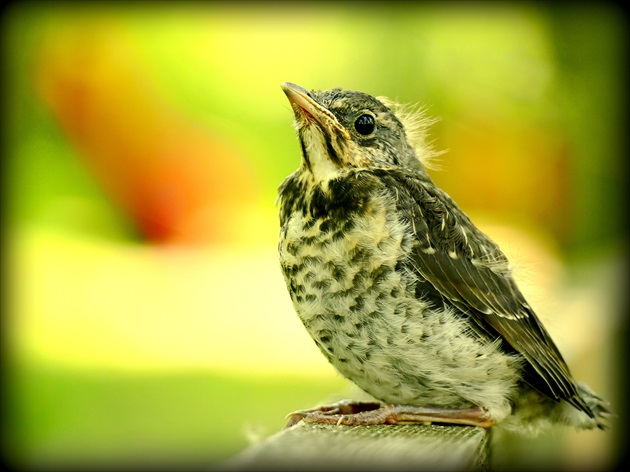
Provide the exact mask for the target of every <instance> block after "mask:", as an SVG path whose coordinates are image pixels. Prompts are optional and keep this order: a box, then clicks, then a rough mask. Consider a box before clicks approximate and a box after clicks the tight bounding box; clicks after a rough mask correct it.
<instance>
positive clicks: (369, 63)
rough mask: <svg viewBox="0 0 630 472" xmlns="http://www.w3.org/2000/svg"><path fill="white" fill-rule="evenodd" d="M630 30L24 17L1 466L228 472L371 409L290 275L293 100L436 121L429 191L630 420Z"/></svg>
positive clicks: (17, 59) (614, 448)
mask: <svg viewBox="0 0 630 472" xmlns="http://www.w3.org/2000/svg"><path fill="white" fill-rule="evenodd" d="M626 32H627V24H626V22H625V18H624V16H623V15H622V13H621V12H620V11H618V10H617V9H616V8H615V7H614V6H613V5H612V4H604V5H601V6H598V5H596V4H590V3H577V4H564V3H560V4H559V5H557V6H556V5H543V4H537V3H532V4H528V3H514V4H510V3H496V4H494V3H480V4H476V3H470V4H465V3H450V2H447V3H444V4H438V3H418V4H411V5H407V4H398V3H392V4H390V3H367V4H366V3H346V4H340V5H332V4H325V3H316V4H293V3H287V4H284V3H264V2H261V3H243V4H240V3H236V4H230V3H184V4H179V5H178V4H177V3H175V2H173V3H157V2H156V3H150V2H147V3H134V4H133V5H132V6H124V5H123V4H122V3H96V2H95V3H89V4H87V5H86V6H81V5H80V4H72V5H69V4H68V5H64V4H61V5H60V6H53V5H52V4H45V3H36V4H31V5H29V4H27V5H20V4H17V3H13V4H12V5H11V6H10V7H8V8H7V9H5V11H4V15H3V17H2V44H3V62H4V64H3V66H4V71H3V72H4V73H3V76H4V80H3V101H2V102H3V109H2V128H3V145H4V149H3V155H4V172H3V174H4V192H5V195H4V196H5V199H4V200H5V208H4V210H5V247H4V248H3V249H4V251H3V252H4V257H3V259H4V267H3V269H4V274H3V279H4V284H5V287H4V289H5V296H4V297H3V300H4V301H5V303H4V305H5V306H4V308H5V310H4V311H5V317H4V325H3V335H4V339H3V344H4V346H5V353H6V354H7V356H5V359H6V361H5V365H6V369H5V379H4V380H5V381H6V382H5V393H6V394H7V395H6V396H5V401H4V403H3V420H4V421H3V428H4V431H3V454H4V455H5V456H6V458H8V459H9V460H10V461H11V462H13V463H15V464H19V465H24V466H28V467H79V466H101V467H102V466H103V465H107V464H110V465H121V464H126V465H132V466H140V465H147V464H148V465H153V466H156V465H173V464H196V465H205V466H211V465H214V464H217V463H219V462H220V461H221V460H224V459H226V458H229V457H230V456H232V455H234V454H235V453H236V452H238V451H239V450H241V449H243V448H244V447H246V445H247V444H248V442H249V441H251V440H255V439H256V438H260V437H264V436H266V435H269V434H272V433H273V432H275V431H277V430H278V429H280V428H281V427H282V426H283V424H284V415H285V414H286V413H288V412H289V411H292V410H295V409H299V408H305V407H309V406H313V405H314V404H317V403H319V402H323V401H326V400H332V399H337V398H340V397H345V396H349V395H355V393H356V392H355V391H354V390H352V388H351V387H350V386H349V384H348V383H347V382H346V381H345V380H343V379H341V378H340V377H339V376H337V375H336V374H335V372H334V371H333V369H332V367H330V366H329V365H328V364H327V362H326V360H325V358H324V357H323V356H321V355H320V353H319V352H318V351H317V349H316V347H315V345H314V343H313V342H312V341H311V339H310V338H309V336H308V334H307V333H306V331H305V330H304V329H303V327H302V326H301V324H300V322H299V320H298V318H297V316H296V315H295V314H294V312H293V309H292V307H291V303H290V300H289V297H288V294H287V293H286V288H285V286H284V281H283V279H282V277H281V274H280V270H279V265H278V262H277V257H276V244H277V232H278V222H277V209H276V208H275V206H274V200H275V193H276V189H277V186H278V185H279V184H280V182H281V181H282V179H283V178H284V177H285V176H286V175H288V174H289V173H290V172H292V171H293V170H294V169H295V168H296V167H297V166H298V163H299V157H300V153H299V146H298V143H297V139H296V137H295V134H294V130H293V127H292V119H293V118H292V112H291V109H290V106H289V104H288V102H287V100H286V98H285V97H284V94H283V93H282V91H281V89H280V86H279V85H280V83H281V82H284V81H291V82H295V83H298V84H300V85H302V86H304V87H306V88H316V89H325V88H332V87H342V88H348V89H355V90H361V91H364V92H368V93H370V94H373V95H384V96H388V97H390V98H392V99H394V100H397V101H400V102H403V103H406V102H416V103H419V104H421V105H425V106H426V107H427V113H428V114H429V115H431V116H436V117H439V118H440V121H439V122H438V123H437V124H436V125H434V126H433V127H432V130H431V136H432V141H433V144H434V146H435V147H436V148H437V149H439V150H446V151H447V152H446V153H445V154H443V155H442V156H441V157H440V159H439V160H440V162H439V165H440V169H439V170H435V171H432V172H431V174H432V176H433V177H434V180H435V181H436V183H437V184H438V185H440V186H441V187H442V188H443V189H444V190H446V191H447V192H448V193H449V194H450V195H451V196H452V197H453V198H454V199H455V200H456V201H457V202H458V203H459V205H460V206H461V207H462V208H463V209H464V210H465V211H466V212H467V213H468V214H469V215H470V216H471V217H472V219H473V220H474V221H475V222H476V223H477V224H478V225H479V226H480V227H481V228H482V229H483V230H484V231H485V232H486V233H488V234H489V235H490V236H491V237H493V238H494V239H495V240H497V241H498V242H499V243H500V245H501V247H502V248H503V249H504V251H505V252H506V253H507V255H508V257H510V258H511V259H512V260H513V262H514V263H515V266H516V271H517V273H516V275H517V277H518V278H519V280H520V282H521V284H522V288H523V291H524V292H525V293H526V295H527V296H528V297H529V299H530V301H531V304H532V305H533V306H534V307H535V308H536V309H537V310H538V312H539V313H540V316H541V318H542V319H543V320H544V321H545V323H546V324H547V326H548V328H549V330H550V331H551V333H552V335H553V336H554V338H555V339H556V341H557V344H558V345H559V347H560V349H561V351H562V352H563V353H564V354H565V357H566V359H567V361H568V363H569V365H570V367H571V368H572V371H573V373H574V375H575V377H576V378H578V379H580V380H583V381H585V382H587V383H588V384H590V386H591V387H592V388H593V389H595V390H596V391H598V392H600V393H602V394H603V395H604V396H606V397H607V398H609V399H610V400H611V401H612V402H613V406H614V409H615V410H616V411H617V412H618V413H620V415H621V414H623V413H624V411H623V407H622V405H620V403H621V399H622V398H623V396H622V392H621V390H622V388H623V382H622V381H621V377H622V374H623V373H624V372H625V366H622V356H621V354H620V349H619V346H620V345H622V343H623V335H624V333H625V332H627V331H626V329H627V320H626V318H625V314H626V313H625V312H626V311H627V309H628V305H627V282H628V278H627V265H626V259H627V255H628V253H627V219H626V212H625V211H624V210H625V209H626V208H625V205H626V203H625V198H624V193H625V191H626V190H627V185H628V182H627V179H626V171H627V163H626V161H625V160H624V159H623V152H624V151H627V148H625V147H624V145H625V142H624V141H623V139H624V137H625V133H626V132H627V130H626V128H625V126H626V124H627V123H625V122H624V119H625V116H624V112H625V108H624V104H625V103H627V102H626V99H627V96H626V90H625V85H626V84H625V81H624V79H625V77H624V74H625V73H626V68H625V67H626V65H627V64H626V54H627V42H626ZM619 423H622V422H619ZM624 433H625V426H624V425H623V424H618V425H616V427H615V430H614V431H612V432H610V433H606V434H604V433H602V432H599V431H594V432H581V433H575V432H568V431H553V432H550V433H546V434H545V435H543V436H542V437H541V438H538V439H520V438H519V439H515V438H506V439H505V444H506V446H505V448H502V449H501V450H498V451H495V453H494V460H495V461H497V468H501V467H502V466H505V465H506V464H509V465H510V466H513V465H514V464H515V463H520V462H518V461H516V462H515V460H516V459H515V458H518V457H520V458H522V459H523V460H525V459H524V458H526V459H527V461H526V462H522V463H523V464H527V466H528V467H529V466H531V467H533V468H536V467H538V466H541V467H542V465H543V464H545V468H547V467H549V465H550V464H552V465H554V467H551V468H557V469H567V470H570V469H575V468H582V469H584V470H586V469H588V468H589V467H591V466H592V467H593V468H598V467H602V468H606V467H608V466H610V465H611V464H613V463H614V461H615V460H616V458H617V455H618V454H619V452H620V450H621V447H620V445H621V438H624ZM532 451H535V453H532ZM523 467H524V468H525V466H523Z"/></svg>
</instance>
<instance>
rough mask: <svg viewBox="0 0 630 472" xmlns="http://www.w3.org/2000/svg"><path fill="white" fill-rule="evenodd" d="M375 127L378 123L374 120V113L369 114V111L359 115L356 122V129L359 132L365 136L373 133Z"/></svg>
mask: <svg viewBox="0 0 630 472" xmlns="http://www.w3.org/2000/svg"><path fill="white" fill-rule="evenodd" d="M375 127H376V123H375V122H374V117H373V116H372V115H368V114H367V113H366V114H363V115H361V116H359V117H358V118H357V119H356V121H355V122H354V129H356V130H357V133H359V134H362V135H363V136H367V135H369V134H372V133H373V132H374V128H375Z"/></svg>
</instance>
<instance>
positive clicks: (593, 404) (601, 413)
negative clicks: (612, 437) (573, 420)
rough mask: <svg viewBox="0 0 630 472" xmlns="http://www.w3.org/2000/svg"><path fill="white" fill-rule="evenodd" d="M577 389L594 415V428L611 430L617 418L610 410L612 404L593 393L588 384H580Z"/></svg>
mask: <svg viewBox="0 0 630 472" xmlns="http://www.w3.org/2000/svg"><path fill="white" fill-rule="evenodd" d="M577 387H578V393H579V395H580V397H581V398H582V400H584V402H585V403H586V404H587V405H588V407H589V409H590V410H591V412H592V413H593V421H595V424H594V425H593V426H597V427H598V428H599V429H601V430H603V431H607V430H609V429H610V427H611V426H612V421H613V419H614V418H615V416H616V415H615V413H613V411H612V409H611V408H610V403H609V402H608V401H607V400H605V399H604V398H602V397H601V396H599V395H598V394H596V393H595V392H593V390H591V389H590V388H589V386H588V385H586V384H583V383H580V382H578V383H577Z"/></svg>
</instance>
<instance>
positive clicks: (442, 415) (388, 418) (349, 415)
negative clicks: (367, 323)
mask: <svg viewBox="0 0 630 472" xmlns="http://www.w3.org/2000/svg"><path fill="white" fill-rule="evenodd" d="M287 418H290V420H289V423H288V424H287V426H286V427H285V428H290V427H291V426H293V425H295V424H296V423H298V422H299V421H300V420H304V422H306V423H318V424H337V425H340V424H343V425H363V426H365V425H376V424H408V423H421V424H427V423H444V424H460V425H467V426H479V427H481V428H490V427H491V426H492V425H493V424H494V421H493V420H492V419H490V418H489V417H488V416H487V413H486V411H485V410H483V409H482V408H479V407H475V408H460V409H449V408H425V407H419V406H410V405H382V406H381V405H380V404H378V403H362V402H352V401H349V400H344V401H341V402H338V403H334V404H332V405H326V406H323V407H320V408H314V409H311V410H302V411H296V412H294V413H290V414H289V415H288V416H287Z"/></svg>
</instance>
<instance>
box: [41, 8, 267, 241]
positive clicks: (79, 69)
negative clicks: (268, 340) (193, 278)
mask: <svg viewBox="0 0 630 472" xmlns="http://www.w3.org/2000/svg"><path fill="white" fill-rule="evenodd" d="M51 33H52V34H50V35H47V36H46V37H45V38H44V41H42V46H41V50H40V54H39V56H38V62H37V67H36V69H35V80H36V85H37V88H38V91H39V92H40V95H41V96H42V98H43V100H44V102H45V103H46V104H47V105H48V106H49V107H50V108H51V110H52V112H53V114H54V116H55V117H56V118H57V119H58V120H59V122H60V124H61V127H62V128H63V130H64V131H65V133H66V134H67V136H68V137H69V139H70V141H71V142H72V143H73V144H74V145H75V146H76V148H77V149H78V151H79V155H80V156H81V158H82V159H84V161H85V162H86V164H87V165H88V167H89V168H90V169H91V171H92V172H93V173H94V175H95V176H96V177H97V179H98V180H99V181H100V183H101V184H102V185H103V187H104V188H105V190H106V192H107V193H108V194H109V195H110V196H111V197H112V198H113V199H114V200H115V201H116V202H117V203H118V204H119V205H120V207H121V208H122V209H123V211H125V212H126V213H127V214H128V215H129V216H130V217H131V218H132V220H133V221H134V222H135V224H136V226H137V227H138V229H139V230H140V232H141V233H142V234H143V235H144V236H145V237H146V238H147V239H148V240H149V241H151V242H179V243H205V242H219V241H222V240H225V239H226V238H229V237H230V234H231V233H233V232H234V231H235V230H234V228H231V225H233V224H235V218H236V219H238V214H239V212H240V211H241V209H242V208H243V207H245V206H247V205H248V204H251V203H252V202H253V201H255V197H256V181H255V178H254V172H253V169H252V166H251V164H250V163H249V162H248V161H247V159H246V156H244V154H243V153H242V152H241V151H240V150H239V149H238V146H236V145H235V143H233V142H230V140H229V139H228V138H227V137H225V136H222V135H221V134H220V133H218V132H216V131H213V130H211V129H208V128H206V127H201V126H200V125H198V124H196V123H194V122H192V120H190V119H187V118H186V117H185V116H183V114H182V113H181V112H180V111H178V110H177V109H176V108H174V107H173V106H172V105H171V104H169V103H167V101H166V100H165V98H164V97H163V96H161V95H160V94H159V92H158V90H157V87H156V84H155V83H154V82H153V81H152V78H151V71H150V69H149V68H148V67H146V66H145V65H144V64H143V63H142V57H141V55H140V54H139V53H138V51H137V48H136V45H135V43H134V41H133V38H132V37H130V35H129V34H128V32H127V31H126V30H125V29H124V28H122V27H120V26H119V25H117V24H116V23H114V22H113V21H111V20H108V19H102V20H92V21H86V22H83V23H81V24H79V23H76V24H71V25H67V24H63V25H58V27H57V28H56V29H54V30H53V31H52V32H51Z"/></svg>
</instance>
